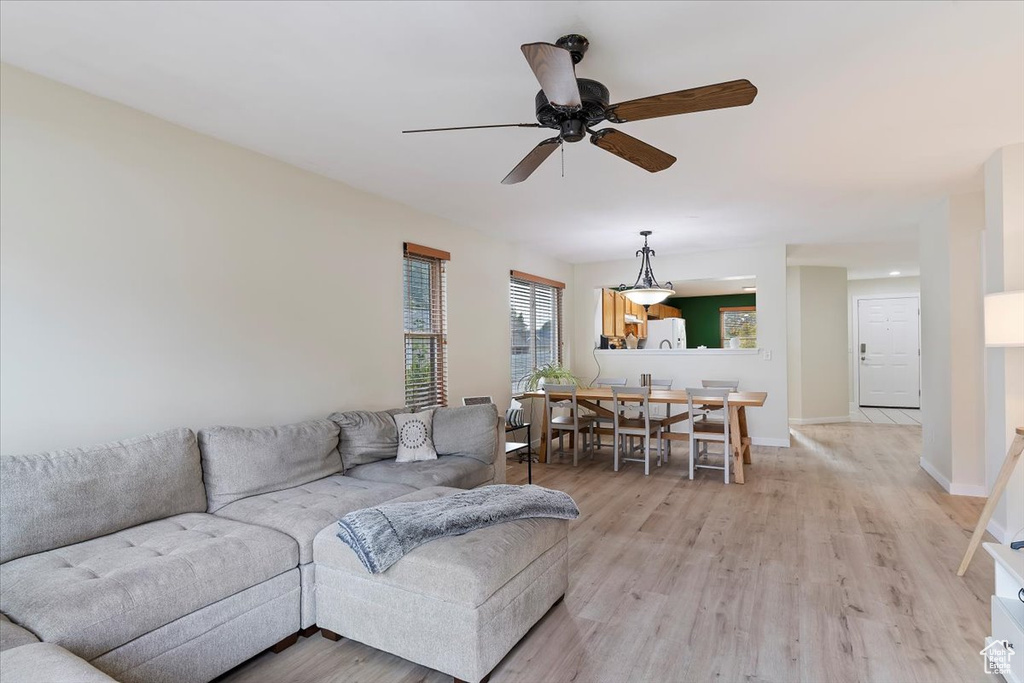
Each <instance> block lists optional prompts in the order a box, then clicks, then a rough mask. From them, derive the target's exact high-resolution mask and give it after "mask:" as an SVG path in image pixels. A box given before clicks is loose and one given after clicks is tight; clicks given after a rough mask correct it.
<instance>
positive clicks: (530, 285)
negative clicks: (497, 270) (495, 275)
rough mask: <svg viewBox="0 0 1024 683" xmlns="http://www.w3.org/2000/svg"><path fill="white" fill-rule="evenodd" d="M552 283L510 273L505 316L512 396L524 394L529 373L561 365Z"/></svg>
mask: <svg viewBox="0 0 1024 683" xmlns="http://www.w3.org/2000/svg"><path fill="white" fill-rule="evenodd" d="M563 289H565V285H564V284H562V283H561V282H557V281H555V280H548V279H547V278H542V277H538V276H536V275H528V274H527V273H521V272H519V271H518V270H513V271H512V280H511V282H510V283H509V315H510V317H511V320H510V327H511V329H512V354H511V373H510V374H511V378H512V394H513V395H517V394H521V393H522V392H524V391H526V380H527V378H528V377H529V376H530V375H531V374H532V373H533V371H534V370H535V369H537V368H539V367H541V366H544V365H547V364H548V363H561V362H562V290H563Z"/></svg>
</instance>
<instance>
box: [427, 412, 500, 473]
mask: <svg viewBox="0 0 1024 683" xmlns="http://www.w3.org/2000/svg"><path fill="white" fill-rule="evenodd" d="M497 442H498V409H497V408H495V407H494V404H493V403H486V404H482V405H475V406H459V407H457V408H438V409H437V410H435V411H434V449H435V450H436V451H437V454H438V455H461V456H463V457H466V458H473V459H474V460H479V461H480V462H483V463H487V464H492V463H493V462H494V449H495V448H497Z"/></svg>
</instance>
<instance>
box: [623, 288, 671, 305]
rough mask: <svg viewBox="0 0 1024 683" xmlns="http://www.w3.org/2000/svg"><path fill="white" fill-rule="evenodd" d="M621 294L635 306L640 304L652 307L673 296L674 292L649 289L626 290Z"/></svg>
mask: <svg viewBox="0 0 1024 683" xmlns="http://www.w3.org/2000/svg"><path fill="white" fill-rule="evenodd" d="M622 294H623V296H625V297H626V298H627V299H629V300H630V301H632V302H633V303H635V304H640V305H641V306H653V305H654V304H660V303H661V302H662V301H664V300H665V299H667V298H669V297H670V296H672V295H673V294H675V292H674V291H673V290H671V289H661V288H657V289H655V288H651V289H627V290H626V291H624V292H623V293H622Z"/></svg>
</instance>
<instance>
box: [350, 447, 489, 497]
mask: <svg viewBox="0 0 1024 683" xmlns="http://www.w3.org/2000/svg"><path fill="white" fill-rule="evenodd" d="M345 476H347V477H354V478H356V479H363V480H368V481H384V482H390V483H395V484H405V485H406V486H412V487H413V488H417V489H422V488H426V487H428V486H454V487H456V488H460V489H471V488H474V487H476V486H480V485H481V484H485V483H487V482H489V481H491V480H492V479H494V467H492V466H491V465H485V464H484V463H482V462H480V461H479V460H474V459H473V458H462V457H459V456H457V455H445V456H443V457H440V458H438V459H437V460H421V461H419V462H395V461H394V460H381V461H380V462H373V463H370V464H368V465H360V466H359V467H354V468H352V469H351V470H349V471H348V472H346V473H345Z"/></svg>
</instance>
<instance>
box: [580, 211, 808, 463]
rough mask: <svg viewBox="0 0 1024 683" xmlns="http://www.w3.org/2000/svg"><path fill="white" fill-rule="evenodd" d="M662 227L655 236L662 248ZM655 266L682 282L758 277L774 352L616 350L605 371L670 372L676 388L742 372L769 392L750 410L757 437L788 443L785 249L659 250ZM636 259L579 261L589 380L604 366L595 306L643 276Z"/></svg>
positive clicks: (766, 344) (583, 364)
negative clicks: (603, 291) (600, 293)
mask: <svg viewBox="0 0 1024 683" xmlns="http://www.w3.org/2000/svg"><path fill="white" fill-rule="evenodd" d="M657 237H658V232H657V231H655V233H654V235H653V236H652V238H651V240H652V243H653V244H654V247H655V248H657ZM653 265H654V271H655V273H656V274H657V276H658V278H659V279H661V280H670V281H673V282H682V281H684V280H702V279H712V278H721V277H730V276H739V275H748V276H749V275H753V276H755V277H756V278H757V341H758V346H759V347H760V348H761V349H762V351H768V352H770V353H771V360H765V359H764V358H765V355H764V353H758V354H731V355H730V354H718V355H716V354H714V353H713V352H709V353H708V354H703V355H702V354H676V355H658V354H654V355H652V356H643V355H641V354H642V353H643V352H635V353H634V352H622V354H621V355H615V354H614V352H613V353H611V354H608V355H607V356H602V358H601V364H602V370H601V372H602V374H604V375H607V376H623V377H631V378H637V380H638V379H639V374H640V373H641V372H649V373H651V374H654V375H655V376H658V377H671V378H672V379H673V380H675V384H674V386H677V387H684V388H685V386H686V385H687V384H689V385H690V386H693V384H692V383H695V382H699V381H700V379H701V378H708V377H709V376H714V377H735V378H738V379H739V380H740V382H741V387H742V388H745V389H750V390H760V391H767V392H768V401H767V403H765V405H764V406H763V407H761V408H754V409H751V410H749V411H747V415H748V423H749V427H750V434H751V436H752V437H753V438H754V443H759V444H766V445H776V446H779V445H784V446H788V445H789V425H788V419H787V418H788V398H787V387H786V357H787V356H786V354H787V350H786V248H785V247H784V246H778V247H768V248H762V249H730V250H728V251H714V252H702V253H691V254H671V255H669V254H665V255H662V254H660V253H659V254H658V255H657V256H656V257H655V258H654V262H653ZM637 267H638V263H637V260H636V259H624V260H616V261H605V262H601V263H588V264H580V265H577V266H576V267H575V280H574V282H575V291H576V294H577V296H576V301H577V304H576V306H575V310H574V312H573V317H572V322H571V323H569V324H571V325H572V329H573V335H574V336H573V348H574V349H575V350H576V351H575V354H574V356H573V361H572V369H573V371H574V372H575V373H576V374H577V375H578V376H579V377H581V378H582V379H583V380H584V381H590V380H591V379H593V378H594V377H596V376H597V373H598V365H597V362H596V361H595V358H594V355H593V354H592V352H591V349H593V348H594V347H595V345H596V343H597V337H596V334H595V329H594V321H595V307H596V306H599V305H600V300H599V299H598V298H595V297H594V296H593V292H594V290H595V289H597V288H600V287H603V286H610V285H615V284H618V283H620V282H632V281H633V280H635V279H636V270H637Z"/></svg>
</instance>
